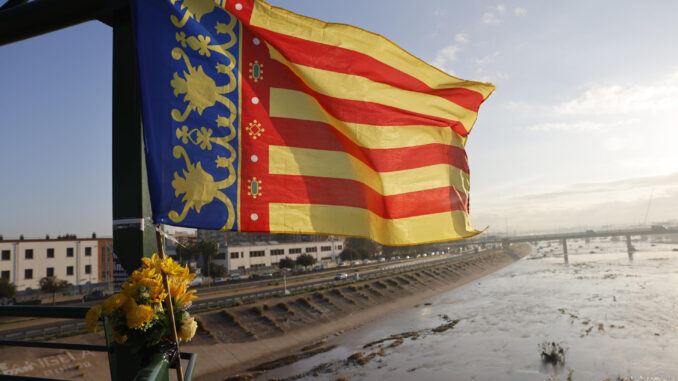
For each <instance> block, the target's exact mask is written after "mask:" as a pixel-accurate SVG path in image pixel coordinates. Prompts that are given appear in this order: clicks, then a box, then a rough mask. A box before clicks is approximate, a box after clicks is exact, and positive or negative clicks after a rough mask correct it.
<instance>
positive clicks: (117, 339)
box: [113, 330, 127, 344]
mask: <svg viewBox="0 0 678 381" xmlns="http://www.w3.org/2000/svg"><path fill="white" fill-rule="evenodd" d="M113 340H114V341H115V342H116V343H118V344H125V342H126V341H127V335H120V332H118V331H116V330H113Z"/></svg>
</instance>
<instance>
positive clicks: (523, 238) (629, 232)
mask: <svg viewBox="0 0 678 381" xmlns="http://www.w3.org/2000/svg"><path fill="white" fill-rule="evenodd" d="M668 234H678V228H666V227H663V226H653V227H652V228H649V229H616V230H602V231H593V230H587V231H584V232H570V233H548V234H537V235H520V236H513V237H487V238H484V237H482V236H481V237H480V238H472V239H467V240H461V241H455V242H446V243H444V244H440V247H442V246H445V247H450V248H458V247H468V246H473V245H488V244H501V245H502V246H503V247H504V248H508V247H509V246H510V245H511V244H512V243H524V242H538V241H560V243H561V244H562V245H563V256H564V259H565V263H567V262H568V256H567V240H568V239H582V238H584V239H586V238H600V237H625V238H626V248H627V252H628V254H629V259H633V252H634V251H636V249H635V248H634V247H633V245H632V244H631V236H639V235H641V236H642V235H668Z"/></svg>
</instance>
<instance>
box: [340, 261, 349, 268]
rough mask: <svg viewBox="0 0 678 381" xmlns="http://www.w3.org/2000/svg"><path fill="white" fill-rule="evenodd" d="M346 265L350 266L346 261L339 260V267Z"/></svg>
mask: <svg viewBox="0 0 678 381" xmlns="http://www.w3.org/2000/svg"><path fill="white" fill-rule="evenodd" d="M346 266H348V264H347V263H346V262H339V264H337V267H346Z"/></svg>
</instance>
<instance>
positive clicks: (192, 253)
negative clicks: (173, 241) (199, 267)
mask: <svg viewBox="0 0 678 381" xmlns="http://www.w3.org/2000/svg"><path fill="white" fill-rule="evenodd" d="M199 249H200V247H199V245H198V242H190V241H187V240H184V241H181V243H180V244H178V245H177V248H176V252H177V256H178V257H179V260H181V261H190V260H192V259H193V258H195V257H197V256H198V254H199Z"/></svg>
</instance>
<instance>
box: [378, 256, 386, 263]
mask: <svg viewBox="0 0 678 381" xmlns="http://www.w3.org/2000/svg"><path fill="white" fill-rule="evenodd" d="M378 262H379V263H383V262H386V258H384V257H381V258H379V259H378Z"/></svg>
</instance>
